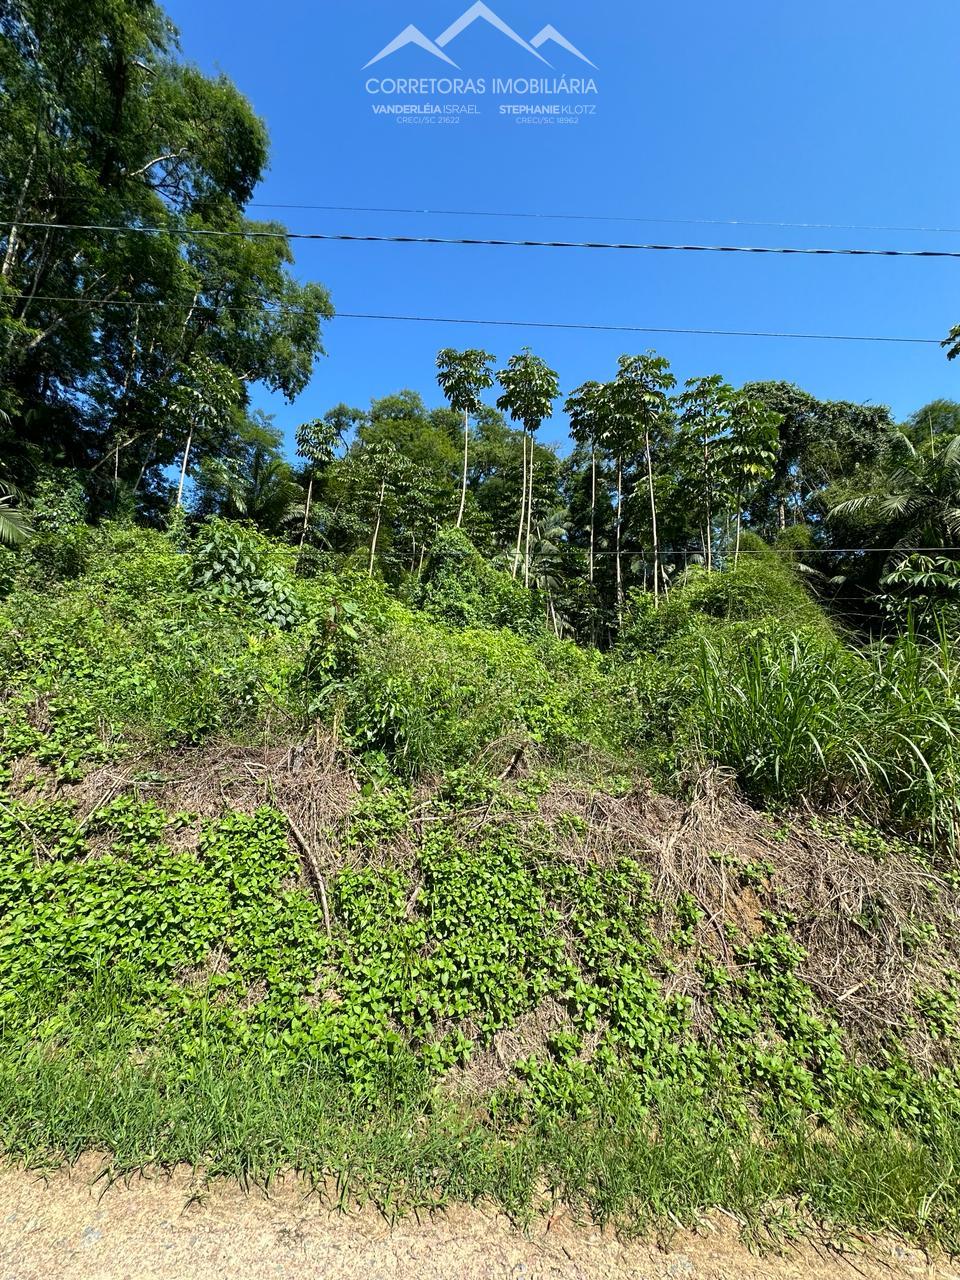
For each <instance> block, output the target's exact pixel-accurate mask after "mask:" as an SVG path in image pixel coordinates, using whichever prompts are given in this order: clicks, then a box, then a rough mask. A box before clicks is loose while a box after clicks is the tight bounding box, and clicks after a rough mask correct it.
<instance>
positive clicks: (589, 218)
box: [248, 200, 960, 235]
mask: <svg viewBox="0 0 960 1280" xmlns="http://www.w3.org/2000/svg"><path fill="white" fill-rule="evenodd" d="M248 207H249V208H251V209H303V210H310V211H312V212H318V213H390V214H396V213H400V214H414V215H416V216H420V215H424V216H430V217H440V218H518V219H519V218H530V219H535V220H537V221H541V222H634V223H644V224H646V225H648V226H671V227H677V226H688V227H771V228H775V229H777V230H797V231H912V232H918V233H922V234H927V235H960V227H917V226H903V227H898V226H879V225H875V224H871V223H862V222H760V221H757V220H753V219H748V218H650V217H638V216H635V215H633V214H609V213H529V212H527V213H507V212H503V211H496V210H492V209H408V208H391V207H388V206H379V205H351V204H284V203H282V202H280V203H274V202H271V201H265V200H253V201H251V203H250V205H249V206H248Z"/></svg>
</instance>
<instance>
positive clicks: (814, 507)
mask: <svg viewBox="0 0 960 1280" xmlns="http://www.w3.org/2000/svg"><path fill="white" fill-rule="evenodd" d="M741 390H742V392H743V394H744V395H745V396H747V397H748V398H749V399H750V400H758V401H760V403H761V404H762V405H764V407H765V408H767V409H769V410H770V411H772V412H773V413H777V414H779V415H780V419H781V422H780V432H779V444H778V448H777V458H776V462H775V464H774V467H773V474H772V476H771V477H770V479H769V480H768V481H764V482H763V483H761V484H760V485H758V486H757V489H756V491H755V493H754V495H753V499H752V503H751V509H750V516H751V520H750V523H751V525H752V526H753V527H755V528H757V529H758V530H759V531H760V532H761V533H763V534H764V535H765V536H767V537H770V538H772V537H774V536H775V534H776V532H777V531H778V530H780V529H785V528H786V527H787V516H788V513H789V514H791V515H792V522H793V523H794V524H803V523H806V522H809V521H811V520H822V518H823V517H824V515H826V512H827V510H828V509H829V508H830V507H831V506H832V505H833V501H832V499H831V494H830V491H831V489H832V487H833V486H834V484H835V482H836V481H837V480H838V479H840V478H842V477H844V476H849V475H851V474H852V473H853V472H854V471H856V470H857V469H860V468H868V467H871V466H873V465H874V464H876V463H877V462H878V461H879V460H880V459H881V458H882V457H883V455H884V453H885V452H886V451H887V450H888V449H889V447H890V445H891V442H892V441H893V438H894V437H895V435H896V433H895V430H894V426H893V422H892V420H891V417H890V411H889V409H887V408H886V407H885V406H884V405H863V404H853V403H850V402H848V401H844V400H818V399H817V397H816V396H812V395H810V393H809V392H807V391H803V390H802V389H801V388H800V387H796V386H794V385H793V384H792V383H789V382H748V383H746V384H745V385H744V386H743V387H742V388H741Z"/></svg>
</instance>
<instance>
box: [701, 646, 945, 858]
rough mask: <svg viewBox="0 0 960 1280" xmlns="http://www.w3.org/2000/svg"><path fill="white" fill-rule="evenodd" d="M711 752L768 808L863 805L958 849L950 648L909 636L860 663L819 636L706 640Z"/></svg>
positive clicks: (704, 698)
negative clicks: (801, 803) (803, 802)
mask: <svg viewBox="0 0 960 1280" xmlns="http://www.w3.org/2000/svg"><path fill="white" fill-rule="evenodd" d="M695 683H696V689H697V698H696V701H695V704H694V712H693V714H694V717H695V720H696V725H697V732H698V733H699V735H700V739H701V742H702V744H703V750H704V752H705V754H706V755H707V756H708V757H710V758H712V759H714V760H716V761H718V762H719V763H721V764H725V765H729V766H730V767H731V768H733V769H735V770H736V772H737V775H738V778H739V779H740V781H741V784H742V785H743V786H744V787H745V788H746V790H747V791H748V792H749V793H751V794H753V795H755V796H757V797H759V798H761V799H767V800H776V801H787V802H794V801H796V800H798V799H801V798H807V799H810V800H815V801H818V802H819V803H820V804H823V803H824V802H825V801H826V800H828V799H829V797H831V796H832V797H838V798H839V797H845V798H847V799H848V800H855V801H856V803H857V804H858V805H859V806H860V808H861V809H862V811H863V812H865V813H867V814H869V815H871V816H872V817H874V818H875V819H878V820H880V821H893V822H897V823H900V824H902V826H903V828H904V830H905V831H906V832H908V833H910V834H913V835H916V836H919V837H921V838H923V839H926V840H929V841H932V842H933V843H934V844H935V845H937V846H940V847H942V848H944V849H945V850H952V849H953V848H954V847H955V842H956V838H957V812H956V801H955V795H956V786H957V759H958V757H957V750H958V744H960V701H958V696H957V673H956V664H955V660H954V657H953V653H952V649H951V647H950V646H940V647H938V646H935V645H931V644H930V643H928V642H926V641H924V640H922V639H919V638H917V637H914V636H912V635H907V636H904V637H901V638H900V639H899V640H897V641H895V642H893V643H892V644H889V645H882V646H878V647H877V648H876V649H875V650H873V651H872V652H868V653H865V654H858V653H855V652H853V651H852V650H849V649H846V648H844V647H842V646H841V645H839V644H837V643H836V642H835V641H831V640H829V639H828V638H825V637H824V636H823V635H822V634H819V633H816V632H813V633H811V632H794V633H792V634H791V633H787V634H780V633H775V632H771V631H769V630H768V631H765V632H762V633H759V634H756V635H754V636H748V637H747V638H746V639H745V640H743V641H740V642H738V641H737V640H736V639H728V640H726V641H721V642H714V641H711V640H704V641H703V643H702V648H701V651H700V659H699V664H698V669H697V672H696V676H695Z"/></svg>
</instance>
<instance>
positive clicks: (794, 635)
mask: <svg viewBox="0 0 960 1280" xmlns="http://www.w3.org/2000/svg"><path fill="white" fill-rule="evenodd" d="M0 88H2V90H3V114H4V125H5V127H4V129H3V130H2V131H0V205H2V207H3V208H4V209H5V210H6V212H5V213H4V215H3V221H2V222H0V231H2V234H0V255H2V266H0V483H2V486H3V496H2V500H0V538H2V542H3V545H2V547H0V682H2V683H0V688H2V702H0V1148H2V1150H3V1152H4V1153H5V1154H7V1155H12V1156H14V1157H17V1158H20V1159H25V1160H35V1161H46V1162H49V1161H51V1160H53V1161H58V1160H62V1159H65V1158H66V1159H72V1158H74V1157H76V1156H77V1155H79V1154H80V1153H81V1152H82V1151H84V1150H87V1149H90V1148H94V1149H97V1150H106V1151H108V1152H109V1153H110V1156H109V1160H110V1162H111V1163H110V1168H111V1169H114V1170H129V1169H132V1168H139V1167H143V1166H144V1165H145V1164H151V1163H156V1164H161V1165H171V1164H175V1163H177V1162H178V1161H187V1162H189V1163H191V1164H193V1165H195V1166H198V1167H199V1166H202V1167H203V1168H204V1169H205V1170H207V1171H208V1172H210V1173H212V1174H216V1173H231V1174H235V1175H238V1176H240V1177H242V1178H253V1179H264V1180H266V1179H269V1177H270V1176H271V1175H272V1174H273V1173H275V1172H276V1171H278V1170H281V1169H284V1168H289V1167H290V1166H294V1167H296V1168H298V1169H300V1170H302V1171H305V1172H307V1173H309V1174H310V1175H311V1176H315V1177H316V1178H317V1179H318V1180H320V1181H321V1182H322V1181H323V1180H324V1179H325V1178H329V1179H331V1180H336V1184H337V1187H338V1188H339V1189H340V1190H339V1194H340V1196H341V1200H342V1201H344V1202H346V1201H347V1200H349V1199H350V1198H351V1197H359V1198H360V1199H363V1198H367V1197H372V1198H374V1199H375V1200H376V1202H377V1203H378V1204H381V1205H382V1206H384V1207H385V1208H386V1209H387V1210H388V1211H390V1212H394V1211H396V1210H397V1209H399V1208H404V1207H408V1208H409V1207H414V1208H419V1207H422V1206H427V1205H437V1204H443V1203H446V1202H447V1201H448V1200H451V1199H461V1200H462V1199H475V1198H481V1197H491V1198H494V1199H495V1200H496V1201H497V1202H498V1203H500V1204H501V1205H503V1206H504V1207H506V1208H507V1209H508V1210H509V1211H510V1212H512V1213H515V1214H523V1213H525V1212H529V1211H530V1208H531V1206H538V1205H542V1203H543V1201H544V1197H545V1196H549V1195H552V1196H555V1197H559V1198H562V1199H564V1200H565V1201H566V1202H568V1203H570V1204H572V1205H574V1206H575V1207H576V1208H578V1209H582V1210H583V1211H584V1212H589V1213H590V1214H592V1215H593V1216H594V1217H596V1218H597V1219H599V1220H603V1221H613V1222H616V1223H618V1224H619V1225H623V1226H627V1227H629V1228H631V1229H635V1228H637V1227H638V1226H641V1225H644V1224H647V1223H651V1222H652V1223H656V1224H658V1225H663V1224H665V1223H671V1222H672V1223H676V1222H678V1221H684V1222H690V1221H696V1220H697V1218H698V1215H699V1214H701V1213H702V1212H703V1211H704V1210H705V1209H707V1208H710V1207H711V1206H717V1205H719V1206H721V1207H723V1208H725V1209H728V1210H730V1211H731V1212H734V1213H735V1214H736V1215H737V1217H738V1219H739V1221H740V1222H741V1224H742V1225H743V1226H744V1227H745V1228H750V1229H751V1230H757V1229H758V1228H759V1225H760V1224H765V1225H766V1227H767V1228H768V1229H771V1230H772V1229H773V1228H772V1226H771V1223H774V1222H778V1223H780V1224H781V1225H783V1224H784V1223H786V1222H787V1221H788V1220H789V1221H790V1222H791V1223H792V1222H795V1221H799V1220H800V1219H805V1218H809V1217H810V1216H811V1215H812V1216H813V1217H814V1218H816V1219H817V1221H820V1222H828V1223H831V1224H833V1225H834V1226H840V1227H845V1226H851V1225H854V1226H859V1227H866V1228H871V1229H877V1230H895V1231H897V1232H900V1233H904V1234H907V1235H910V1236H912V1237H914V1238H918V1239H921V1240H923V1241H924V1242H927V1243H931V1244H936V1245H945V1246H947V1247H960V1192H958V1187H960V1178H958V1176H957V1171H958V1169H960V1136H958V1135H960V1073H958V1063H960V1058H958V1053H957V1049H958V1044H960V978H958V973H960V933H958V925H957V922H958V912H957V908H958V903H960V877H958V872H957V854H958V838H960V837H958V820H960V811H958V801H957V796H958V784H960V670H958V666H957V657H956V636H957V630H958V627H960V403H954V402H952V401H948V400H942V399H941V400H935V401H932V402H931V403H928V404H925V405H923V406H921V407H918V409H917V411H916V412H915V413H914V414H912V416H911V417H910V418H909V419H908V420H907V421H906V422H896V421H894V419H893V417H892V415H891V413H890V412H889V411H888V410H887V409H886V408H884V407H883V406H880V405H864V404H857V403H852V402H846V401H826V400H822V399H819V398H817V397H816V396H814V395H812V394H810V393H809V392H806V391H804V390H802V389H801V388H799V387H796V386H794V385H792V384H791V383H789V382H787V381H778V382H753V383H748V384H747V385H744V386H741V387H734V386H731V385H729V384H728V382H727V381H726V380H725V379H724V377H723V376H722V374H719V373H708V374H705V375H704V376H700V377H696V378H691V379H688V380H684V381H681V382H678V380H677V378H676V376H675V374H674V373H673V372H671V369H670V365H669V363H668V361H667V360H666V359H665V358H664V357H663V356H661V355H658V354H657V353H655V352H652V351H646V352H638V353H635V354H625V355H623V356H621V357H620V359H619V361H618V362H617V363H616V364H615V365H614V367H611V368H606V369H597V370H596V380H595V381H589V382H586V383H584V384H583V385H581V386H578V387H571V386H568V385H566V383H565V381H564V373H563V370H553V369H551V368H550V367H549V366H548V364H547V363H546V362H545V361H544V360H543V359H542V358H541V357H539V356H538V355H536V354H535V353H534V352H533V351H531V350H530V349H528V348H524V349H522V350H520V351H519V352H517V353H516V354H515V355H513V356H511V357H510V358H509V359H507V360H505V361H503V362H500V364H499V367H498V362H497V361H496V360H495V359H494V357H493V356H492V355H491V354H490V353H488V352H486V351H483V350H477V349H469V350H457V349H454V348H451V347H445V348H444V349H442V350H441V351H440V352H439V353H438V354H437V357H436V367H435V369H434V370H432V371H431V373H432V374H435V376H436V398H435V400H434V401H433V402H432V403H431V404H427V403H425V401H424V399H423V398H422V396H421V395H420V394H418V393H416V392H414V391H411V390H404V389H401V390H398V391H393V392H390V389H389V388H385V387H375V386H372V387H371V393H372V394H373V398H372V399H371V402H370V404H369V406H366V405H364V406H352V405H348V404H337V405H335V406H333V407H331V408H330V410H329V412H327V413H326V414H324V415H323V417H321V418H317V419H312V420H309V421H303V422H302V423H301V425H300V426H299V428H298V429H297V431H296V441H295V453H292V452H291V453H289V454H288V453H287V452H285V449H284V442H283V440H282V438H281V434H280V433H279V431H278V430H277V429H276V428H275V426H274V425H273V422H272V421H271V419H270V417H269V416H267V415H265V414H264V413H263V412H261V411H259V410H258V409H257V408H256V404H257V400H258V396H259V395H260V394H261V391H262V389H263V388H268V389H270V390H271V391H274V392H280V393H282V394H283V395H284V396H286V397H287V399H288V400H290V401H295V400H296V398H297V396H298V395H299V394H300V393H301V392H302V391H303V390H304V389H305V387H306V386H307V384H308V383H309V381H310V379H311V376H312V374H313V371H314V368H315V365H316V362H317V361H318V360H319V359H320V358H321V357H322V356H323V347H322V334H323V328H324V326H325V325H328V324H330V323H335V319H334V310H333V303H332V301H331V299H330V297H329V296H328V293H327V291H326V290H325V288H324V287H323V286H322V285H321V284H319V283H308V284H303V283H300V282H298V280H297V278H296V275H295V273H294V263H293V255H292V251H291V247H290V243H289V241H288V239H287V236H286V233H285V231H284V228H283V227H282V226H280V225H278V224H275V223H265V222H259V221H255V220H251V219H249V218H248V217H247V215H246V212H245V210H246V208H247V207H248V205H249V203H250V201H251V197H252V195H253V193H254V190H255V188H256V186H257V183H258V182H259V181H260V179H261V177H262V174H263V172H264V168H265V165H266V163H267V158H268V140H267V134H266V130H265V127H264V124H263V122H262V121H260V120H259V119H257V117H256V116H255V114H254V113H253V111H252V110H251V108H250V106H249V104H248V103H247V102H246V101H245V99H244V98H243V96H242V95H241V93H240V92H239V91H238V90H237V89H236V88H235V87H234V86H233V85H232V84H231V83H230V82H229V81H227V80H226V79H225V78H223V77H220V78H210V77H207V76H204V75H202V74H201V73H200V72H198V71H197V70H196V69H195V68H193V67H192V66H191V65H190V64H189V63H188V62H187V61H185V60H184V59H183V58H182V57H181V55H180V52H179V49H178V46H177V38H176V33H175V32H174V30H173V29H172V27H171V26H170V24H169V22H168V21H167V19H166V17H165V16H164V14H163V13H162V11H161V10H160V9H159V8H158V7H157V6H156V5H155V4H153V3H151V0H91V2H90V3H87V4H83V5H78V4H76V3H73V2H70V3H68V0H44V2H43V3H39V2H37V3H32V2H30V0H21V3H18V4H14V5H12V6H10V5H8V6H5V7H4V9H3V11H2V16H0ZM944 345H945V347H946V355H947V356H948V357H952V356H956V355H958V354H960V328H958V329H957V330H955V331H954V333H953V334H952V335H951V336H950V337H948V338H947V339H946V341H945V343H944ZM420 373H421V371H418V374H417V376H420ZM330 378H331V380H332V381H333V382H334V383H335V370H331V371H330ZM387 392H390V393H389V394H380V393H387ZM921 398H922V397H921ZM559 414H563V415H565V416H566V418H568V420H569V428H570V441H569V444H568V445H566V446H563V447H552V446H548V445H546V444H545V443H544V442H543V437H544V435H545V431H546V427H545V424H546V423H548V422H550V421H555V420H556V415H559ZM790 1215H794V1216H793V1217H791V1216H790ZM784 1229H787V1228H784ZM789 1229H792V1227H791V1228H789Z"/></svg>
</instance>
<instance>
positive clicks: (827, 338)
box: [12, 293, 943, 347]
mask: <svg viewBox="0 0 960 1280" xmlns="http://www.w3.org/2000/svg"><path fill="white" fill-rule="evenodd" d="M12 298H13V300H14V301H20V302H31V301H32V302H56V303H72V304H74V305H76V306H82V307H90V308H100V307H134V308H137V307H175V306H177V305H178V304H177V303H175V302H171V301H167V300H163V299H147V300H144V301H137V300H136V299H132V298H78V297H76V296H68V295H63V296H61V295H57V294H26V293H22V294H13V295H12ZM202 305H203V306H205V307H209V308H210V309H212V310H215V311H240V312H243V311H264V312H267V313H268V314H272V315H284V314H293V315H303V314H305V313H306V310H307V309H306V308H305V307H296V306H285V305H283V304H282V303H280V304H270V303H267V302H265V301H263V300H258V301H254V302H250V303H223V304H219V303H210V304H202ZM334 319H337V320H382V321H398V322H401V323H408V324H447V325H453V324H455V325H479V326H484V327H493V328H508V329H560V330H567V331H573V332H584V333H644V334H662V335H679V336H690V337H712V338H784V339H796V340H803V341H811V342H885V343H891V342H892V343H901V344H908V345H914V346H935V347H939V346H942V345H943V343H942V340H941V339H940V338H910V337H898V336H891V335H885V334H863V333H791V332H787V331H780V330H774V329H695V328H682V327H679V326H664V325H633V324H589V323H580V322H572V321H571V322H567V321H561V320H490V319H482V318H478V317H472V318H471V317H467V316H419V315H390V314H386V313H379V312H372V311H338V312H336V313H335V316H334Z"/></svg>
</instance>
